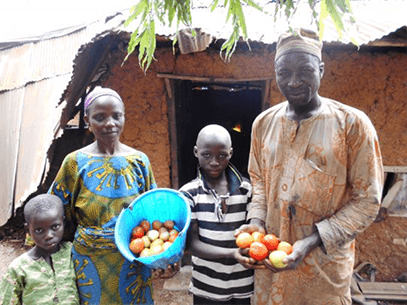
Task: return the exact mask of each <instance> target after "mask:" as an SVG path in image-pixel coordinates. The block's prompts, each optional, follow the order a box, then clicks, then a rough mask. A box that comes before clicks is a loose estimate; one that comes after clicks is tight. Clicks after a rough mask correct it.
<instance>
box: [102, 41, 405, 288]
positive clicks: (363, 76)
mask: <svg viewBox="0 0 407 305" xmlns="http://www.w3.org/2000/svg"><path fill="white" fill-rule="evenodd" d="M155 55H156V61H154V62H153V63H152V65H151V67H150V68H149V70H148V71H147V73H146V75H144V73H143V71H141V69H140V68H139V66H138V60H137V56H136V55H132V56H130V58H129V59H128V60H127V61H126V62H125V63H124V65H123V66H121V63H122V60H123V58H124V56H125V53H124V52H117V53H116V54H113V56H112V58H111V59H110V64H111V74H110V77H109V78H108V79H107V80H106V81H105V83H104V85H105V86H110V87H112V88H114V89H115V90H117V91H118V92H119V93H120V94H121V96H122V97H123V100H124V102H125V106H126V125H125V130H124V133H123V138H122V140H123V142H124V143H126V144H128V145H130V146H132V147H134V148H136V149H139V150H141V151H143V152H145V153H146V154H147V155H148V156H149V158H150V160H151V163H152V166H153V170H154V173H155V177H156V180H157V183H158V185H159V187H171V181H170V146H169V145H170V144H169V132H168V116H167V110H168V109H167V93H166V88H165V83H164V79H161V78H158V77H157V76H156V74H157V73H172V74H177V75H191V76H205V77H218V78H222V77H225V78H226V77H227V78H252V77H267V76H273V79H272V81H271V92H270V97H269V100H270V104H271V105H274V104H276V103H279V102H281V101H283V97H282V96H281V94H280V93H279V91H278V88H277V85H276V83H275V79H274V67H273V61H274V50H273V48H272V47H267V48H266V47H264V46H263V47H255V48H252V51H251V52H248V51H245V50H242V49H237V50H236V52H235V54H233V56H232V58H231V60H230V62H228V63H225V62H224V61H223V60H222V59H221V58H220V57H219V51H218V50H217V49H213V48H209V49H208V50H206V51H205V52H200V53H195V54H188V55H179V54H177V55H174V54H173V53H172V49H171V48H169V47H167V48H158V49H157V51H156V54H155ZM323 61H324V62H325V75H324V77H323V79H322V82H321V89H320V94H321V95H322V96H326V97H329V98H332V99H336V100H338V101H340V102H343V103H345V104H348V105H350V106H353V107H356V108H358V109H360V110H362V111H364V112H365V113H366V114H367V115H368V116H369V118H370V119H371V120H372V122H373V124H374V126H375V128H376V130H377V133H378V136H379V140H380V144H381V151H382V156H383V163H384V165H387V166H395V165H398V166H406V165H407V149H406V143H407V112H406V111H407V110H406V106H407V54H406V52H405V50H400V51H386V52H381V51H378V49H371V50H368V51H360V52H357V51H355V50H354V49H349V48H348V49H343V48H342V49H335V48H329V47H325V50H324V52H323ZM406 227H407V219H406V218H401V217H390V218H387V219H386V220H384V221H382V222H379V223H373V224H372V226H370V227H369V228H368V229H367V230H366V231H365V232H364V233H363V234H361V235H360V236H358V237H357V244H356V253H357V254H356V265H358V264H359V263H361V262H365V261H369V262H371V263H373V264H374V265H375V266H376V267H377V269H378V272H377V275H376V277H377V280H378V281H379V280H381V281H385V280H392V279H394V278H395V277H396V276H397V275H398V274H400V273H401V272H407V270H406V269H407V267H406V266H407V246H406V245H405V244H404V245H403V244H400V243H399V244H397V243H396V244H395V243H394V240H404V239H405V238H406V237H407V233H405V232H406V230H405V229H404V228H406Z"/></svg>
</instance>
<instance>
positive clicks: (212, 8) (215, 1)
mask: <svg viewBox="0 0 407 305" xmlns="http://www.w3.org/2000/svg"><path fill="white" fill-rule="evenodd" d="M218 3H219V0H213V2H212V4H211V12H213V11H214V10H215V9H216V7H217V6H218Z"/></svg>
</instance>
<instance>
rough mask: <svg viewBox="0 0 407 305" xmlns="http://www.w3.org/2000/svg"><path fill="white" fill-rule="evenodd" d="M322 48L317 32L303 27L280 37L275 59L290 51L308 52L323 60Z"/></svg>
mask: <svg viewBox="0 0 407 305" xmlns="http://www.w3.org/2000/svg"><path fill="white" fill-rule="evenodd" d="M321 50H322V42H321V41H320V40H319V36H318V34H317V33H315V32H313V31H311V30H307V29H302V28H300V29H294V30H293V31H288V32H286V33H284V34H282V35H280V37H279V38H278V41H277V47H276V57H275V59H274V61H277V59H279V58H280V57H281V56H282V55H285V54H288V53H308V54H311V55H314V56H316V57H318V58H319V60H321V57H322V56H321Z"/></svg>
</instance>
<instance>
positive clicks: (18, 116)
mask: <svg viewBox="0 0 407 305" xmlns="http://www.w3.org/2000/svg"><path fill="white" fill-rule="evenodd" d="M122 21H123V16H118V18H113V19H111V20H110V21H109V22H105V19H104V18H103V19H101V20H98V21H95V22H93V23H91V24H89V25H83V26H80V27H76V28H75V29H74V30H73V31H72V29H73V28H70V30H69V31H67V30H62V31H59V35H62V36H58V33H51V34H50V35H44V36H41V37H39V38H36V39H24V40H19V41H15V42H9V43H8V44H7V46H8V48H7V47H5V46H6V44H2V46H3V49H1V50H0V79H1V82H0V131H1V137H0V154H1V156H2V157H1V158H0V169H1V172H2V175H0V226H1V225H3V224H5V223H6V222H7V220H8V219H9V217H10V216H11V215H12V213H13V209H15V208H17V207H19V206H21V204H22V203H23V202H24V201H25V199H26V198H27V196H29V195H30V194H32V193H33V192H35V191H36V190H37V187H38V186H39V183H40V182H41V178H42V176H43V174H44V170H45V168H46V165H47V151H48V149H49V147H50V145H51V143H52V141H53V139H54V138H55V135H56V133H57V132H58V131H59V123H60V117H61V113H62V109H63V108H64V107H65V106H66V104H65V103H62V104H60V105H59V103H60V98H61V95H62V93H63V92H64V89H65V88H66V87H67V85H68V83H69V81H70V79H71V77H72V71H73V60H74V58H75V56H76V54H77V52H78V49H79V48H80V46H81V45H83V44H85V43H87V42H89V41H91V39H92V38H93V37H95V36H96V35H97V34H100V33H101V32H103V31H106V30H111V29H114V28H116V27H117V26H118V25H119V24H121V22H122ZM37 39H38V40H37ZM27 41H29V42H28V43H27ZM21 42H22V43H23V44H21ZM10 46H11V47H10ZM58 105H59V106H58Z"/></svg>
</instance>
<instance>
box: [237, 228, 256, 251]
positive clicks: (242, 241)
mask: <svg viewBox="0 0 407 305" xmlns="http://www.w3.org/2000/svg"><path fill="white" fill-rule="evenodd" d="M253 241H254V239H253V236H252V235H251V234H250V233H247V232H242V233H240V234H239V235H238V236H237V237H236V245H237V246H238V247H239V248H240V249H246V248H249V247H250V245H251V243H252V242H253Z"/></svg>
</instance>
